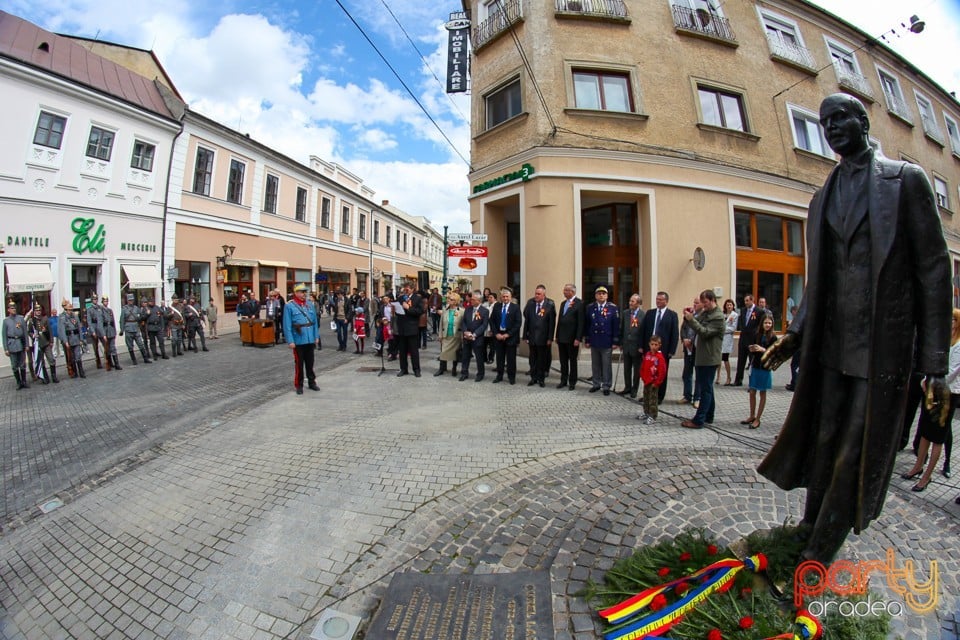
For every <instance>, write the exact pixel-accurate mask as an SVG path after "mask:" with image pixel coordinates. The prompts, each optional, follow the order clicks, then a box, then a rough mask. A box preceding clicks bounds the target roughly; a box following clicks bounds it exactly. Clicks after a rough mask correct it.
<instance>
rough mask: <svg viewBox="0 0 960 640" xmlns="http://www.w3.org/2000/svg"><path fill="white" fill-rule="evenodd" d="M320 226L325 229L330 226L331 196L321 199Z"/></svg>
mask: <svg viewBox="0 0 960 640" xmlns="http://www.w3.org/2000/svg"><path fill="white" fill-rule="evenodd" d="M320 226H321V227H323V228H324V229H329V228H330V198H326V197H325V198H321V200H320Z"/></svg>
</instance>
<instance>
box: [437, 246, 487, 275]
mask: <svg viewBox="0 0 960 640" xmlns="http://www.w3.org/2000/svg"><path fill="white" fill-rule="evenodd" d="M447 274H449V275H451V276H485V275H487V247H447Z"/></svg>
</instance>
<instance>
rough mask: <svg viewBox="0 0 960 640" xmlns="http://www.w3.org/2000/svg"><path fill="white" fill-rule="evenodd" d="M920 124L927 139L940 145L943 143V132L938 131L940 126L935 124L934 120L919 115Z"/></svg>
mask: <svg viewBox="0 0 960 640" xmlns="http://www.w3.org/2000/svg"><path fill="white" fill-rule="evenodd" d="M920 122H922V123H923V132H924V133H925V134H927V136H928V137H930V138H933V139H934V140H936V141H937V142H939V143H940V144H943V143H944V142H945V140H944V139H943V132H942V131H941V130H940V125H938V124H937V121H936V120H934V119H933V118H931V117H930V116H928V115H925V114H923V113H921V114H920Z"/></svg>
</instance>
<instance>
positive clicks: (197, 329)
mask: <svg viewBox="0 0 960 640" xmlns="http://www.w3.org/2000/svg"><path fill="white" fill-rule="evenodd" d="M183 309H184V311H183V317H184V319H185V320H186V321H187V349H193V352H194V353H197V334H198V333H199V334H200V344H201V346H203V350H204V351H210V349H207V340H206V338H205V337H204V335H203V318H202V317H201V313H200V309H199V308H198V305H197V300H196V298H194V297H193V296H190V299H189V300H188V301H187V304H186V305H185V306H184V307H183Z"/></svg>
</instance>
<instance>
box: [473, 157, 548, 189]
mask: <svg viewBox="0 0 960 640" xmlns="http://www.w3.org/2000/svg"><path fill="white" fill-rule="evenodd" d="M532 175H533V166H532V165H530V164H527V163H526V162H525V163H523V165H522V166H521V167H520V168H519V169H518V170H517V171H513V172H511V173H506V174H504V175H502V176H500V177H499V178H494V179H493V180H487V181H486V182H481V183H480V184H478V185H477V186H475V187H474V188H473V192H474V193H480V192H481V191H486V190H487V189H492V188H494V187H499V186H500V185H501V184H506V183H508V182H513V181H514V180H523V181H524V182H526V181H527V180H529V179H530V176H532Z"/></svg>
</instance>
